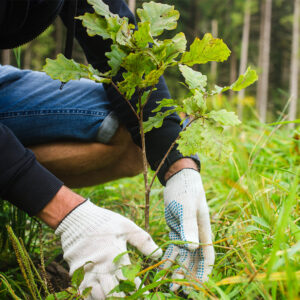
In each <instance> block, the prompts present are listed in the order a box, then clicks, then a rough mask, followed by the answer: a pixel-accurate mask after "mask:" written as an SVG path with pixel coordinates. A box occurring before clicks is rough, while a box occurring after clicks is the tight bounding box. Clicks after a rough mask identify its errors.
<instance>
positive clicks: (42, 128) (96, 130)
mask: <svg viewBox="0 0 300 300" xmlns="http://www.w3.org/2000/svg"><path fill="white" fill-rule="evenodd" d="M60 86H61V82H60V81H58V80H52V79H51V78H50V77H49V76H48V75H46V74H45V73H42V72H36V71H30V70H19V69H17V68H14V67H11V66H1V65H0V122H1V123H3V124H5V125H6V126H7V127H9V128H10V129H11V130H12V131H13V132H14V133H15V135H16V136H17V137H18V138H19V139H20V141H21V142H22V143H23V144H24V145H34V144H41V143H49V142H54V141H68V140H73V141H74V140H77V141H83V142H93V141H98V142H101V143H107V142H109V141H110V139H111V137H112V136H113V135H114V134H115V132H116V130H117V128H118V126H119V123H118V120H117V118H116V117H115V115H114V113H113V112H112V108H111V105H110V103H109V101H108V99H107V97H106V93H105V90H104V88H103V86H102V85H101V84H96V83H94V82H93V81H90V80H86V79H82V80H78V81H70V82H68V83H66V84H65V85H64V87H63V88H62V89H60Z"/></svg>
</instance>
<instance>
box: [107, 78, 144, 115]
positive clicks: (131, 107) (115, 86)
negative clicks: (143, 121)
mask: <svg viewBox="0 0 300 300" xmlns="http://www.w3.org/2000/svg"><path fill="white" fill-rule="evenodd" d="M111 84H112V85H113V87H114V88H115V89H116V91H117V92H118V93H119V94H120V95H121V96H122V97H123V99H124V100H125V101H126V102H127V103H128V105H129V106H130V109H131V110H132V112H133V113H134V114H135V116H136V117H137V119H138V120H139V119H140V117H139V115H138V114H137V112H136V111H135V109H134V107H133V106H132V104H131V103H130V101H129V100H128V99H127V98H126V97H125V96H124V95H123V94H122V93H121V91H120V90H119V88H118V86H117V85H116V84H115V83H114V82H113V81H111Z"/></svg>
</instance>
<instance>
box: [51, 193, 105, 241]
mask: <svg viewBox="0 0 300 300" xmlns="http://www.w3.org/2000/svg"><path fill="white" fill-rule="evenodd" d="M109 219H110V217H109V215H108V213H107V210H106V209H103V208H101V207H98V206H96V205H95V204H93V203H92V202H91V201H90V200H89V199H87V200H86V201H85V202H83V203H82V204H80V205H79V206H77V207H76V208H75V209H74V210H72V211H71V212H70V213H69V214H68V215H67V216H66V217H65V218H64V219H63V220H62V222H61V223H60V224H59V226H58V227H57V229H56V230H55V234H57V235H60V236H62V238H63V239H64V240H68V241H69V243H72V241H74V240H75V239H77V238H79V237H80V236H82V235H85V234H90V233H92V232H94V231H95V230H97V229H98V228H99V227H101V226H102V225H103V224H104V223H106V222H107V221H108V220H109Z"/></svg>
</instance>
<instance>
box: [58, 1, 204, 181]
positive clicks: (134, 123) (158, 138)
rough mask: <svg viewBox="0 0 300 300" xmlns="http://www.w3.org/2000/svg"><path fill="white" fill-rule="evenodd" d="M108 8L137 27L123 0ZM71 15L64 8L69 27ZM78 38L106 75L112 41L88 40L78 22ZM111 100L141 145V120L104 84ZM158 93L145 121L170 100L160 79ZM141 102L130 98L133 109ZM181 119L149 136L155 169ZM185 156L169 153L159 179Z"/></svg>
mask: <svg viewBox="0 0 300 300" xmlns="http://www.w3.org/2000/svg"><path fill="white" fill-rule="evenodd" d="M104 2H106V3H107V4H108V5H109V8H110V11H112V12H113V13H115V14H118V15H119V16H120V17H127V18H128V19H129V22H130V23H132V24H135V25H136V21H135V18H134V16H133V14H132V13H131V11H130V10H129V8H128V6H127V4H126V3H125V2H124V1H123V0H113V1H112V0H104ZM86 12H90V13H91V12H93V9H92V7H91V6H90V5H89V4H88V3H87V1H86V0H78V7H77V15H83V14H84V13H86ZM67 17H68V12H67V9H66V8H63V10H62V12H61V18H62V20H63V22H64V23H65V24H66V25H67V23H68V22H67ZM75 36H76V38H77V40H78V41H79V43H80V45H81V47H82V48H83V50H84V52H85V55H86V57H87V60H88V62H89V63H90V64H91V65H92V66H93V67H95V68H97V69H98V70H100V71H102V72H105V71H107V70H108V69H109V66H108V64H107V57H106V56H105V52H109V51H110V46H111V42H110V41H109V40H103V39H102V38H101V37H99V36H97V37H89V36H88V35H87V32H86V28H84V27H83V26H82V23H81V21H79V20H76V30H75ZM122 80H123V76H122V73H121V72H119V74H118V75H117V76H116V77H115V79H114V81H115V82H118V81H122ZM104 87H105V89H106V92H107V96H108V99H109V100H110V102H111V104H112V107H113V110H114V111H115V113H116V114H117V116H118V118H119V120H120V121H121V122H122V123H123V124H125V126H126V127H127V129H128V130H129V132H130V133H131V136H132V138H133V141H134V142H135V143H136V144H137V145H139V146H141V137H140V132H139V125H138V120H137V118H136V116H135V115H134V113H133V112H132V111H131V109H130V108H129V105H128V104H127V103H126V101H125V100H124V99H123V98H122V97H121V96H120V94H119V93H118V92H117V91H116V90H115V88H114V87H113V86H112V85H104ZM156 88H157V90H156V91H154V92H153V93H152V95H151V97H150V99H149V101H148V103H147V105H146V106H145V108H144V120H147V119H148V118H149V117H150V116H151V115H153V113H152V110H153V109H155V108H156V107H157V105H158V104H157V102H158V101H160V100H162V99H164V98H170V94H169V91H168V88H167V86H166V83H165V80H164V78H163V77H161V78H160V80H159V83H158V84H157V86H156ZM137 101H138V97H137V95H134V96H133V98H132V99H131V103H132V104H133V107H136V103H137ZM181 129H182V128H181V125H180V118H179V116H178V115H177V114H175V113H174V114H172V115H170V116H168V117H167V118H166V119H165V121H164V122H163V125H162V127H160V128H158V129H153V130H152V131H151V132H148V133H147V134H146V136H145V137H146V154H147V159H148V162H149V164H150V166H151V168H152V169H153V170H156V169H157V167H158V165H159V164H160V162H161V160H162V159H163V157H164V155H165V153H166V152H167V150H168V149H169V147H170V146H171V144H172V142H173V141H174V140H175V139H176V138H177V136H178V135H179V132H180V131H181ZM182 157H183V156H182V154H181V153H180V152H179V151H178V150H177V146H175V147H174V148H173V150H172V151H171V152H170V154H169V156H168V158H167V159H166V161H165V163H164V165H163V166H162V168H161V170H160V172H159V173H158V178H159V180H160V182H161V183H162V184H163V185H164V184H165V182H164V175H165V172H166V171H167V170H168V169H169V167H170V166H171V165H172V164H173V163H174V162H175V161H177V160H178V159H180V158H182ZM194 160H195V161H196V162H197V164H198V166H200V163H199V161H198V159H197V158H195V159H194Z"/></svg>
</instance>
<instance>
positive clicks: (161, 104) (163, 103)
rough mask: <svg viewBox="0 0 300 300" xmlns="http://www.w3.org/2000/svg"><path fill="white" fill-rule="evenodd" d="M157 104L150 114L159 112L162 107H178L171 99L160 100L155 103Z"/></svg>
mask: <svg viewBox="0 0 300 300" xmlns="http://www.w3.org/2000/svg"><path fill="white" fill-rule="evenodd" d="M157 103H158V104H159V105H158V106H157V107H156V108H155V109H153V110H152V112H159V111H161V110H162V108H164V107H175V108H177V107H178V104H177V102H176V101H175V100H173V99H166V98H164V99H162V100H161V101H157Z"/></svg>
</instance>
